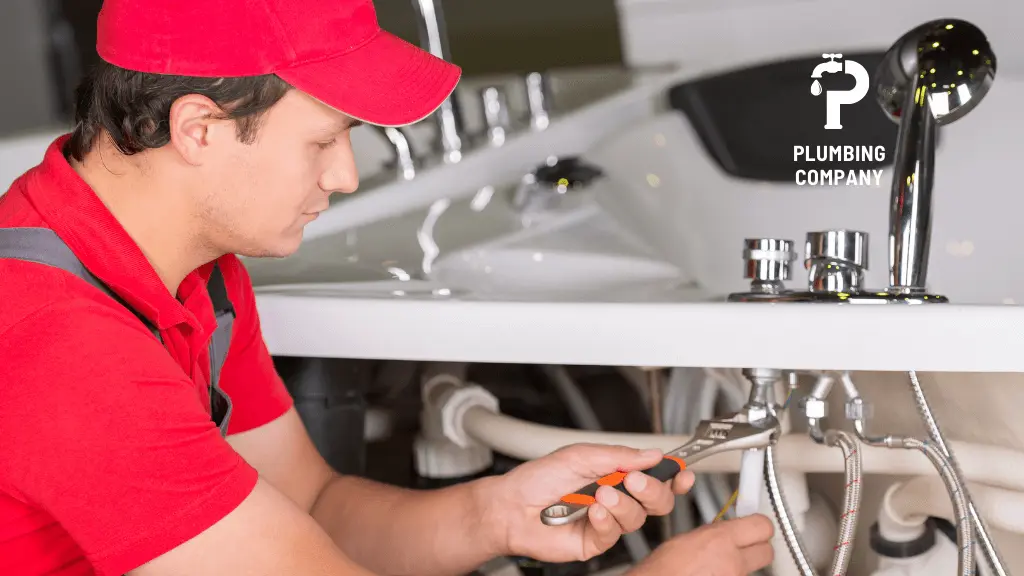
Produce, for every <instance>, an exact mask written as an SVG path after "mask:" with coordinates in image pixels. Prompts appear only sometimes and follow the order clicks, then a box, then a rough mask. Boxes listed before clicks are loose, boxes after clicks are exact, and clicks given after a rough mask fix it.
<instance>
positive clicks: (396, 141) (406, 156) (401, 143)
mask: <svg viewBox="0 0 1024 576" xmlns="http://www.w3.org/2000/svg"><path fill="white" fill-rule="evenodd" d="M374 128H376V130H377V131H378V132H380V133H381V134H383V136H384V137H385V138H387V139H388V142H390V143H391V148H392V150H393V152H394V158H392V160H391V162H390V163H389V164H388V166H390V167H392V168H394V169H395V171H396V175H397V176H398V178H400V179H402V180H412V179H413V178H415V177H416V168H417V167H418V164H419V161H418V159H417V158H416V154H415V153H414V152H413V149H412V146H411V145H410V144H409V139H408V138H407V137H406V135H405V133H404V132H402V131H401V130H399V129H398V128H393V127H390V126H388V127H384V126H374Z"/></svg>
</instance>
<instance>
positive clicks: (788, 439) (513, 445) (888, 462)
mask: <svg viewBox="0 0 1024 576" xmlns="http://www.w3.org/2000/svg"><path fill="white" fill-rule="evenodd" d="M461 425H462V426H463V428H464V429H465V431H466V432H467V433H468V434H469V435H470V436H471V437H472V438H473V439H475V440H476V441H478V442H480V443H481V444H483V445H485V446H488V447H490V448H491V449H492V450H494V451H496V452H499V453H501V454H505V455H506V456H510V457H512V458H516V459H519V460H534V459H536V458H540V457H542V456H545V455H547V454H550V453H551V452H554V451H555V450H558V449H559V448H564V447H566V446H569V445H571V444H580V443H595V444H613V445H620V446H630V447H633V448H640V449H644V448H657V449H659V450H662V451H665V452H667V451H669V450H672V449H674V448H677V447H679V446H681V445H683V444H685V443H686V442H689V441H690V439H691V438H692V437H691V436H688V435H664V436H655V435H653V434H635V433H628V432H588V431H585V430H576V429H571V428H559V427H557V426H546V425H544V424H536V423H534V422H529V421H526V420H520V419H518V418H512V417H511V416H506V415H504V414H499V413H496V412H492V411H490V410H488V409H486V408H482V407H472V408H469V409H468V410H466V411H465V412H464V413H463V416H462V419H461ZM949 444H950V446H951V447H952V448H953V449H954V450H956V452H957V454H959V455H960V461H961V463H962V464H963V466H964V470H965V471H966V472H965V475H966V476H967V480H968V481H971V482H977V483H980V484H985V485H988V486H995V487H998V488H1005V489H1008V490H1016V491H1020V492H1024V474H1021V473H1020V471H1021V470H1024V453H1021V452H1017V451H1015V450H1010V449H1007V448H1002V447H998V446H988V445H985V444H974V443H968V442H961V441H957V440H953V441H950V442H949ZM860 450H861V452H862V453H863V468H862V471H863V473H864V474H891V475H900V476H928V475H932V474H934V473H935V469H934V467H933V466H932V463H931V461H930V460H929V459H928V458H927V457H926V456H925V455H924V454H922V453H920V452H919V451H916V450H915V451H907V452H903V451H895V450H890V449H887V448H880V447H873V446H863V445H862V446H861V447H860ZM776 452H777V453H780V454H792V455H794V456H797V455H798V456H799V458H796V457H794V458H787V459H786V460H785V461H784V462H783V468H784V469H785V470H791V471H795V472H804V473H808V474H815V473H826V472H842V471H843V470H844V469H845V468H844V463H843V462H842V461H841V460H840V459H838V458H836V457H835V456H836V453H835V449H833V448H830V447H828V446H822V445H820V444H817V443H815V442H814V441H813V440H811V439H810V438H808V437H807V436H806V435H804V434H786V435H783V436H782V437H781V438H779V441H778V443H777V446H776ZM693 468H694V469H695V470H698V471H700V472H724V473H736V472H738V471H739V458H737V457H736V455H735V454H728V453H725V454H716V455H713V456H709V457H707V458H705V459H704V460H701V461H700V462H698V463H696V464H694V466H693ZM715 511H716V512H717V509H716V510H715Z"/></svg>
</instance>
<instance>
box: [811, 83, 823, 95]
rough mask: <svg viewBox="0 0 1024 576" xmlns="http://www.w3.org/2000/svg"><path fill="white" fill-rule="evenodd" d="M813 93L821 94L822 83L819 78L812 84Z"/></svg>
mask: <svg viewBox="0 0 1024 576" xmlns="http://www.w3.org/2000/svg"><path fill="white" fill-rule="evenodd" d="M811 94H814V95H815V96H818V95H819V94H821V84H820V83H819V82H818V81H817V80H815V81H814V83H813V84H811Z"/></svg>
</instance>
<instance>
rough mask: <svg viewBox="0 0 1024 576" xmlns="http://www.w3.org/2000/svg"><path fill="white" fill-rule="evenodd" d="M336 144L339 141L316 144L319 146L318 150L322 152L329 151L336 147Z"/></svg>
mask: <svg viewBox="0 0 1024 576" xmlns="http://www.w3.org/2000/svg"><path fill="white" fill-rule="evenodd" d="M336 142H337V140H335V139H331V140H330V141H328V142H317V143H316V145H317V147H318V148H320V149H321V150H327V149H328V148H330V147H331V146H334V144H335V143H336Z"/></svg>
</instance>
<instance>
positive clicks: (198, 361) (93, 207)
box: [0, 0, 772, 576]
mask: <svg viewBox="0 0 1024 576" xmlns="http://www.w3.org/2000/svg"><path fill="white" fill-rule="evenodd" d="M97 48H98V51H99V55H100V56H101V58H102V59H103V60H104V61H105V64H103V65H101V66H100V67H99V68H98V69H97V70H96V71H94V72H93V73H92V74H91V75H90V76H89V77H88V78H87V79H86V80H85V81H84V82H83V83H82V85H81V87H80V88H79V91H78V93H77V112H76V120H77V124H76V126H75V129H74V132H73V133H72V134H71V135H69V136H64V137H61V138H60V139H58V140H56V141H55V142H54V143H53V144H52V146H51V147H50V148H49V150H48V151H47V152H46V155H45V157H44V159H43V160H42V163H41V164H40V165H39V166H37V167H36V168H34V169H32V170H30V171H29V172H27V173H26V174H25V175H24V176H22V177H21V178H20V179H18V180H17V181H16V182H15V183H14V185H13V186H12V187H11V189H10V191H9V192H8V193H7V194H6V195H5V196H4V197H3V198H2V200H0V228H7V229H11V228H35V229H39V228H42V229H48V230H52V231H53V233H55V234H56V237H58V238H59V240H60V241H62V242H63V245H66V247H67V248H70V250H71V252H73V254H74V256H76V257H77V260H78V261H80V262H81V264H82V265H84V268H85V269H87V270H88V271H89V273H91V274H92V276H93V277H94V278H95V279H97V283H96V284H90V283H89V281H87V280H85V279H83V277H81V275H79V276H76V275H75V274H72V273H69V272H67V271H65V270H62V269H61V268H59V267H56V266H52V265H45V264H41V263H39V262H30V261H25V260H18V259H15V258H11V257H8V258H6V259H0V278H3V282H2V283H0V301H2V302H3V303H4V304H3V306H2V307H0V362H2V364H3V373H4V379H3V384H2V386H0V439H2V442H0V462H2V466H0V573H3V574H5V575H12V576H13V575H18V576H20V575H35V574H60V575H72V574H74V575H89V574H107V575H117V574H125V573H128V574H135V575H140V576H171V575H175V576H177V575H182V574H188V575H190V576H215V575H216V576H222V575H228V574H230V575H236V574H238V575H242V574H244V575H282V574H287V575H295V576H313V575H327V574H331V575H341V574H350V575H365V574H372V573H376V574H394V575H417V576H423V575H442V574H458V573H465V572H468V571H471V570H472V569H474V568H475V567H477V566H479V565H480V564H482V563H483V562H485V561H487V560H488V559H490V558H493V557H496V556H500V555H525V556H530V557H533V558H537V559H541V560H548V561H554V562H559V561H569V560H578V559H585V558H590V557H593V556H595V555H597V554H600V553H601V552H603V551H605V550H607V549H608V548H609V547H610V546H612V545H613V544H614V543H615V542H616V540H617V539H618V538H619V536H620V535H621V534H622V533H623V532H625V531H631V530H636V529H637V528H639V527H640V526H641V524H642V523H643V521H644V520H645V518H646V516H647V515H648V514H665V513H667V512H669V511H670V509H671V508H672V502H673V492H676V493H683V492H685V491H686V490H688V489H689V487H690V486H691V485H692V482H693V475H692V474H691V473H690V472H683V473H681V474H680V475H678V476H677V477H676V478H675V479H674V480H673V481H672V482H671V483H670V484H671V486H669V485H666V484H663V483H661V482H658V481H653V480H652V479H651V478H649V477H646V476H645V475H643V474H641V473H639V472H635V471H636V470H642V469H645V468H647V467H650V466H652V465H654V464H656V463H657V462H658V461H659V460H660V458H661V456H660V454H659V453H657V452H653V453H648V452H641V451H637V450H632V449H628V448H623V447H601V446H575V447H571V448H569V449H566V450H562V451H559V452H557V453H555V454H552V455H550V456H549V457H546V458H542V459H539V460H536V461H533V462H529V463H526V464H524V465H522V466H520V467H518V468H517V469H515V470H513V471H512V472H510V473H508V474H506V475H504V476H500V477H493V478H488V479H484V480H479V481H476V482H472V483H468V484H464V485H460V486H456V487H451V488H448V489H444V490H437V491H428V492H415V491H409V490H403V489H398V488H395V487H389V486H384V485H380V484H377V483H374V482H370V481H367V480H364V479H359V478H350V477H340V476H339V475H337V474H336V473H334V472H333V471H332V470H331V469H330V468H329V467H328V466H327V464H326V463H325V462H324V460H323V459H322V458H321V457H320V455H319V454H318V453H317V451H316V449H315V448H314V447H313V445H312V444H311V442H310V440H309V438H308V437H307V435H306V432H305V430H304V428H303V425H302V423H301V421H300V420H299V418H298V416H297V415H296V412H295V410H294V408H293V406H292V404H291V399H290V398H289V396H288V394H287V392H286V390H285V388H284V386H283V384H282V382H281V380H280V379H279V378H278V376H277V375H276V374H275V372H274V369H273V365H272V363H271V358H270V355H269V353H268V351H267V349H266V347H265V345H264V343H263V339H262V336H261V334H260V325H259V319H258V317H257V313H256V307H255V302H254V300H255V299H254V296H253V291H252V286H251V284H250V281H249V278H248V276H247V274H246V271H245V269H244V267H243V266H242V265H241V264H240V262H239V260H238V259H237V258H236V257H235V256H234V255H235V254H243V255H247V256H254V257H260V256H272V257H275V256H276V257H280V256H286V255H288V254H291V253H293V252H294V251H295V250H296V249H297V248H298V246H299V243H300V241H301V239H302V230H303V226H304V225H305V224H307V223H308V222H310V221H311V220H313V219H314V218H316V215H317V214H318V213H319V212H321V211H322V210H324V209H325V208H326V207H327V203H328V197H329V195H330V194H332V193H334V192H343V193H344V192H352V191H354V190H355V189H356V186H357V180H358V177H357V174H356V170H355V166H354V162H353V156H352V150H351V145H350V141H349V130H351V128H352V127H353V126H354V125H356V124H357V123H359V122H369V123H375V124H380V125H388V126H397V125H404V124H409V123H412V122H416V121H418V120H420V119H423V118H424V117H426V116H427V115H428V114H429V113H431V112H432V111H433V110H434V109H435V108H436V107H437V106H439V104H440V103H441V102H442V101H443V99H444V98H446V97H447V96H448V94H450V93H451V91H452V90H453V89H454V87H455V85H456V83H457V82H458V79H459V76H460V70H459V69H458V68H457V67H455V66H453V65H450V64H448V63H446V62H443V61H441V60H439V59H436V58H434V57H432V56H430V55H429V54H427V53H425V52H422V51H420V50H419V49H417V48H415V47H413V46H411V45H409V44H407V43H405V42H403V41H401V40H399V39H397V38H396V37H394V36H391V35H389V34H387V33H385V32H382V31H380V30H379V28H378V26H377V22H376V17H375V14H374V10H373V6H372V4H371V2H370V0H331V1H329V2H324V1H321V0H218V1H215V2H206V1H200V0H107V1H106V3H105V5H104V7H103V10H102V12H101V14H100V17H99V22H98V41H97ZM215 285H219V286H223V288H224V289H225V290H226V295H227V297H228V299H229V300H230V305H231V307H233V309H234V313H235V320H234V325H233V328H232V331H231V333H230V346H229V348H228V352H227V358H226V361H225V362H224V364H223V366H222V369H220V368H216V367H215V366H214V365H211V352H210V350H211V348H209V347H208V343H209V341H210V340H211V337H212V336H211V335H213V334H214V333H215V332H216V330H217V326H218V319H217V317H216V316H215V311H214V305H213V300H212V295H213V294H214V288H213V287H214V286H215ZM105 290H109V293H105V292H104V291H105ZM339 328H340V329H344V327H339ZM214 371H216V372H217V374H214ZM214 381H216V384H217V385H216V386H213V385H212V384H214ZM220 390H222V391H223V393H224V394H226V396H227V398H230V402H231V408H230V410H228V411H226V412H221V411H220V410H218V409H216V408H214V407H212V405H211V400H212V399H213V398H214V396H215V395H216V394H219V393H220V392H219V391H220ZM217 397H219V396H217ZM213 404H216V403H213ZM218 413H219V415H218ZM220 425H223V426H224V428H225V430H224V433H225V434H226V436H224V435H222V433H221V430H220V429H219V426H220ZM620 468H621V469H625V470H632V471H633V472H631V473H630V474H629V476H628V477H627V479H626V482H625V485H626V487H627V488H628V489H629V491H630V493H631V494H633V495H634V496H635V500H634V499H633V498H629V497H626V496H624V495H620V493H619V492H617V491H616V490H614V489H611V488H609V487H602V489H601V490H600V491H599V492H598V494H597V503H596V504H594V505H592V506H591V507H590V510H589V513H588V514H589V515H588V518H587V519H586V520H583V521H581V522H579V523H577V524H576V525H573V526H565V527H548V526H544V525H543V524H541V523H540V522H539V512H540V510H541V509H542V508H543V507H545V506H547V505H548V504H550V503H551V502H552V501H554V500H556V499H557V498H558V497H559V496H560V495H562V494H564V493H568V492H571V491H573V490H575V489H577V488H579V487H580V486H582V485H584V484H588V483H590V482H593V481H594V480H595V479H596V478H599V477H601V476H603V475H605V474H609V473H611V472H614V471H615V470H616V469H620ZM770 536H771V523H770V522H769V521H768V520H767V519H766V518H764V517H763V516H756V517H751V518H747V519H743V520H737V521H729V522H722V523H720V524H716V525H714V526H709V527H705V528H702V529H701V530H697V531H695V532H693V533H691V534H687V535H684V536H681V537H679V538H676V539H674V540H672V541H670V542H668V543H666V544H665V545H663V546H661V547H659V549H658V550H657V551H656V552H655V553H654V554H653V555H652V556H651V558H649V559H648V560H646V561H645V562H644V563H642V564H641V565H639V566H638V567H637V568H636V569H635V572H634V573H635V574H648V575H652V576H653V575H658V574H669V573H671V574H675V575H679V574H693V575H697V574H700V575H706V574H716V575H719V574H720V575H729V576H731V575H734V574H735V575H738V574H746V573H749V572H751V571H753V570H756V569H759V568H761V567H763V566H765V565H767V564H768V563H770V562H771V559H772V550H771V547H770V546H769V544H768V540H769V538H770Z"/></svg>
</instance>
